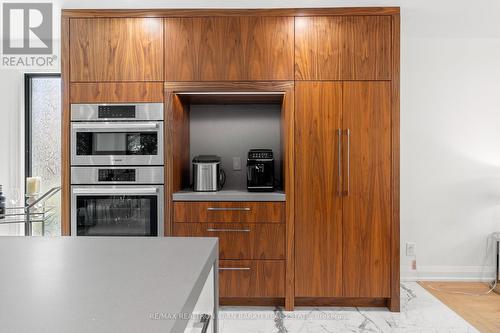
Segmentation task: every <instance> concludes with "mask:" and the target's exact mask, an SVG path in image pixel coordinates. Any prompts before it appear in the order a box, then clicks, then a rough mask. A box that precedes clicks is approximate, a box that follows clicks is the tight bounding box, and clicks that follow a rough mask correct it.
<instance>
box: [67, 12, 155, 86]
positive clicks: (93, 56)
mask: <svg viewBox="0 0 500 333" xmlns="http://www.w3.org/2000/svg"><path fill="white" fill-rule="evenodd" d="M70 52H71V58H70V65H71V81H73V82H75V81H82V82H102V81H163V25H162V19H161V18H96V19H93V18H92V19H89V18H81V19H80V18H78V19H76V18H75V19H71V20H70Z"/></svg>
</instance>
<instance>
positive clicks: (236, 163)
mask: <svg viewBox="0 0 500 333" xmlns="http://www.w3.org/2000/svg"><path fill="white" fill-rule="evenodd" d="M233 170H235V171H238V170H241V157H233Z"/></svg>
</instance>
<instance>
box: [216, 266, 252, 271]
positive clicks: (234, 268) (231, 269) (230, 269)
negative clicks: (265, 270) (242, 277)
mask: <svg viewBox="0 0 500 333" xmlns="http://www.w3.org/2000/svg"><path fill="white" fill-rule="evenodd" d="M249 270H250V267H219V271H249Z"/></svg>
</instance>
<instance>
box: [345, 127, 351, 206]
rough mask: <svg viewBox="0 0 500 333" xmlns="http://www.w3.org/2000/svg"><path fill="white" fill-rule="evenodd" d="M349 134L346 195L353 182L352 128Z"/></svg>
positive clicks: (348, 130) (347, 131)
mask: <svg viewBox="0 0 500 333" xmlns="http://www.w3.org/2000/svg"><path fill="white" fill-rule="evenodd" d="M346 134H347V171H346V173H347V188H346V191H345V195H346V196H347V195H349V191H350V182H351V179H350V178H351V129H349V128H348V129H347V130H346Z"/></svg>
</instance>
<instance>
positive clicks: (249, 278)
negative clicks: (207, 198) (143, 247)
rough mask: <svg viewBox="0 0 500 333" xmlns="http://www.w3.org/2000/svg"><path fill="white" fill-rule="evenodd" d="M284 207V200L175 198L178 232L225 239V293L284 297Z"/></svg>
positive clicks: (221, 250)
mask: <svg viewBox="0 0 500 333" xmlns="http://www.w3.org/2000/svg"><path fill="white" fill-rule="evenodd" d="M284 210H285V203H283V202H175V203H174V235H175V236H190V237H218V238H219V257H220V259H221V268H220V274H221V277H220V280H221V282H220V287H219V289H220V296H221V297H222V298H235V297H251V298H276V297H278V298H283V297H284V290H285V280H284V277H285V258H286V251H285V250H286V247H285V236H286V229H285V228H286V225H285V220H284ZM238 286H239V287H238ZM223 302H224V301H223Z"/></svg>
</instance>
